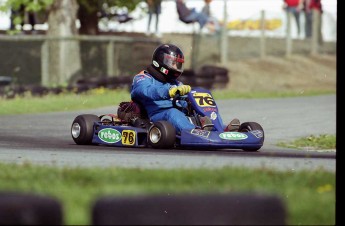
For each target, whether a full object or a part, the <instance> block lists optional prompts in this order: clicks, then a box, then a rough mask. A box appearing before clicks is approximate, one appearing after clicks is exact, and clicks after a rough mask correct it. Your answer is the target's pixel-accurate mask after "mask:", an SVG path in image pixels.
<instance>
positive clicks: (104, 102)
mask: <svg viewBox="0 0 345 226" xmlns="http://www.w3.org/2000/svg"><path fill="white" fill-rule="evenodd" d="M212 94H213V96H214V98H215V99H216V100H218V99H231V98H268V97H270V98H281V97H297V96H311V95H321V94H334V93H332V92H322V91H309V92H303V93H300V92H277V93H276V92H250V93H248V92H243V93H242V92H233V91H231V90H215V91H213V92H212ZM129 100H130V94H129V92H128V90H127V89H117V90H109V89H105V88H98V89H93V90H90V91H88V92H85V93H82V94H75V93H61V94H58V95H52V94H50V95H46V96H43V97H33V96H31V95H30V93H28V94H26V96H24V97H15V98H13V99H1V98H0V106H1V108H0V115H12V114H27V113H45V112H56V111H73V110H83V109H92V108H98V107H105V106H117V105H118V104H119V103H120V102H121V101H129Z"/></svg>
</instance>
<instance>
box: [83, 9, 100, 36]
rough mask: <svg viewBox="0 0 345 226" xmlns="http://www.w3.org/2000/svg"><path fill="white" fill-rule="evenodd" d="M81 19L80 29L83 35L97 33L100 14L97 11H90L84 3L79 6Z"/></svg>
mask: <svg viewBox="0 0 345 226" xmlns="http://www.w3.org/2000/svg"><path fill="white" fill-rule="evenodd" d="M78 13H79V21H80V29H79V33H80V34H83V35H97V34H98V33H99V30H98V16H97V11H96V10H92V12H90V11H88V10H87V9H86V8H85V7H84V6H83V5H80V8H79V12H78Z"/></svg>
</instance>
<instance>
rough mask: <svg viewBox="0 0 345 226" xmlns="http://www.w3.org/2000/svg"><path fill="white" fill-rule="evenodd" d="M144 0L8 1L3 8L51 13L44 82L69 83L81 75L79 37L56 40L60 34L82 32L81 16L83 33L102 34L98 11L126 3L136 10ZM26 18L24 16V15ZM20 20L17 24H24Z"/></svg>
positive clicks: (68, 34)
mask: <svg viewBox="0 0 345 226" xmlns="http://www.w3.org/2000/svg"><path fill="white" fill-rule="evenodd" d="M141 1H142V0H35V1H32V0H7V1H6V2H5V3H3V4H2V5H0V10H2V11H8V10H10V9H14V10H18V9H19V8H20V7H21V6H24V10H25V11H27V12H39V11H47V12H48V31H47V35H48V36H50V37H52V38H54V40H49V41H47V43H46V44H45V45H47V47H48V50H49V51H48V54H47V56H46V57H47V58H48V59H47V60H48V65H49V68H48V70H47V71H46V73H48V75H47V76H46V77H47V78H48V79H45V84H44V85H61V84H65V83H69V82H70V81H71V78H73V77H78V76H80V73H81V58H80V47H79V42H78V41H75V40H65V39H63V40H62V41H61V40H56V39H55V38H58V37H61V38H63V37H71V36H76V35H78V34H79V31H78V29H77V28H76V21H77V19H78V17H79V21H80V24H81V28H80V33H81V34H88V35H97V34H98V19H99V17H98V14H97V13H99V12H100V10H101V9H104V7H112V6H118V7H122V6H125V7H127V8H128V9H129V10H133V9H134V8H135V7H136V5H137V4H138V3H139V2H141ZM21 19H23V18H21ZM21 19H17V20H16V23H21V22H22V21H21Z"/></svg>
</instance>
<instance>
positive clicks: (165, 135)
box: [147, 121, 176, 149]
mask: <svg viewBox="0 0 345 226" xmlns="http://www.w3.org/2000/svg"><path fill="white" fill-rule="evenodd" d="M175 140H176V130H175V127H174V126H173V125H172V124H171V123H169V122H167V121H158V122H154V123H153V125H152V126H151V127H150V128H149V131H148V133H147V142H148V144H149V145H150V146H151V147H153V148H164V149H168V148H173V147H174V144H175Z"/></svg>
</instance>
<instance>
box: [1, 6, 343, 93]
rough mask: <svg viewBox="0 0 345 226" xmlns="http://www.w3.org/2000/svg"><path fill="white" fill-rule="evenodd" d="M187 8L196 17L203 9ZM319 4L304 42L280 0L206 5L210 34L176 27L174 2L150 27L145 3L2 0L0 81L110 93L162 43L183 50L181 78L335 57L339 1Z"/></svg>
mask: <svg viewBox="0 0 345 226" xmlns="http://www.w3.org/2000/svg"><path fill="white" fill-rule="evenodd" d="M185 3H186V5H187V6H188V7H189V8H195V9H196V10H197V11H202V10H203V7H204V6H205V4H206V3H205V1H204V0H186V1H185ZM321 3H322V11H321V13H320V12H317V11H316V10H315V16H314V17H313V19H314V20H315V23H314V24H315V25H314V26H313V29H315V30H316V29H317V27H318V26H319V32H318V31H314V30H313V32H312V36H311V37H310V36H309V37H308V35H307V34H306V30H305V26H306V13H305V11H304V9H301V12H300V27H301V28H300V32H298V28H297V25H296V23H295V19H294V17H293V15H292V14H288V13H287V11H286V10H285V6H284V1H283V0H213V1H210V4H209V9H210V11H209V12H210V16H211V17H212V18H214V19H215V20H216V21H217V22H218V23H219V24H220V29H219V30H218V31H216V32H214V31H210V30H208V29H206V28H205V27H204V28H203V29H200V26H199V24H198V23H196V22H195V23H188V24H187V23H184V22H182V21H181V20H180V19H179V15H178V13H177V10H176V2H175V0H162V1H161V5H160V7H161V9H160V13H159V14H158V16H159V17H158V18H159V20H158V23H157V27H155V26H156V18H157V17H156V15H154V14H153V15H152V18H151V22H150V24H149V13H148V12H149V7H148V2H147V1H146V0H132V1H124V0H99V1H97V0H92V1H86V0H71V1H66V0H47V1H30V2H28V1H23V0H0V6H1V8H0V9H1V11H0V76H2V77H3V78H4V77H6V78H10V80H11V82H12V84H17V85H25V84H36V85H42V86H46V87H52V86H68V85H73V84H74V85H75V84H81V83H82V81H85V79H88V80H90V79H91V80H94V81H96V80H97V82H96V83H97V84H96V85H98V86H101V85H103V86H109V87H116V84H120V83H126V84H130V82H131V77H132V76H133V75H135V74H136V73H138V72H139V71H141V70H142V69H145V68H146V66H147V65H148V64H150V61H151V56H152V52H153V51H154V49H155V47H157V46H158V45H159V44H160V43H166V42H170V43H174V44H177V45H179V46H180V47H181V48H182V49H183V50H184V52H185V57H186V64H185V69H186V73H185V74H186V77H188V75H191V74H199V75H200V73H202V70H203V69H205V66H210V65H211V66H215V67H216V69H225V70H226V71H227V76H228V77H230V74H229V73H228V72H230V71H231V67H230V66H229V65H230V63H231V62H233V61H238V60H244V59H253V58H259V59H267V57H282V58H289V57H291V56H293V55H296V54H298V55H303V56H315V55H319V54H329V55H335V54H336V42H337V1H336V0H322V1H321ZM318 13H319V14H318ZM317 14H318V15H319V17H317ZM218 71H219V70H218ZM213 72H214V70H213ZM200 76H201V75H200ZM200 76H199V77H200ZM207 76H210V75H209V74H207V73H206V75H205V73H204V76H203V77H207ZM201 77H202V76H201ZM194 80H195V79H194ZM229 80H230V79H227V80H222V81H223V82H224V81H229Z"/></svg>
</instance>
